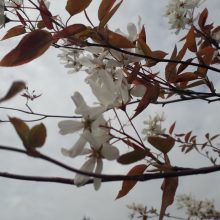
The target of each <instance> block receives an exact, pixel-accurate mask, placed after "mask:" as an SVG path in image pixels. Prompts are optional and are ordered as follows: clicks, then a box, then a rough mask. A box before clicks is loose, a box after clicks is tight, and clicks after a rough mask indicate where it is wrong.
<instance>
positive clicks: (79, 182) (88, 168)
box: [74, 157, 96, 186]
mask: <svg viewBox="0 0 220 220" xmlns="http://www.w3.org/2000/svg"><path fill="white" fill-rule="evenodd" d="M95 163H96V159H95V158H93V157H92V158H90V159H89V160H87V161H86V162H85V163H84V164H83V165H82V167H81V168H80V170H82V171H85V172H88V173H92V171H93V170H94V168H95ZM89 179H90V176H85V175H81V174H78V173H77V174H76V176H75V179H74V184H75V185H76V186H83V185H84V184H85V183H87V182H88V180H89Z"/></svg>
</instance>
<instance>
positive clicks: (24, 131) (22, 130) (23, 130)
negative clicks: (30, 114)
mask: <svg viewBox="0 0 220 220" xmlns="http://www.w3.org/2000/svg"><path fill="white" fill-rule="evenodd" d="M9 120H10V122H11V123H12V124H13V126H14V128H15V130H16V132H17V134H18V136H19V137H20V139H21V140H22V142H23V145H24V146H25V147H27V146H28V135H29V127H28V126H27V125H26V124H25V122H23V121H22V120H21V119H19V118H10V117H9Z"/></svg>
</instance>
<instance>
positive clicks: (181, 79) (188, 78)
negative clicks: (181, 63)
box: [175, 72, 198, 82]
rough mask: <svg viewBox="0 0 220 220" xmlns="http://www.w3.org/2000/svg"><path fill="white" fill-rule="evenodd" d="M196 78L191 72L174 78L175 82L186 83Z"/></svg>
mask: <svg viewBox="0 0 220 220" xmlns="http://www.w3.org/2000/svg"><path fill="white" fill-rule="evenodd" d="M197 78H198V76H197V75H196V74H195V73H192V72H185V73H182V74H180V75H177V76H176V79H175V82H188V81H191V80H195V79H197Z"/></svg>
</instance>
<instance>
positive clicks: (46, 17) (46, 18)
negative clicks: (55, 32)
mask: <svg viewBox="0 0 220 220" xmlns="http://www.w3.org/2000/svg"><path fill="white" fill-rule="evenodd" d="M40 15H41V17H42V20H43V22H44V24H45V26H46V27H47V28H48V29H53V20H52V14H51V12H50V11H49V10H48V8H47V6H46V5H45V2H44V0H41V1H40Z"/></svg>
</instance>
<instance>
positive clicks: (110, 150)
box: [102, 143, 119, 160]
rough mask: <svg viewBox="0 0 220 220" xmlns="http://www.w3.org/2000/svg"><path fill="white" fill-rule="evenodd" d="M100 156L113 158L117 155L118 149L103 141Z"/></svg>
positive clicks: (108, 158)
mask: <svg viewBox="0 0 220 220" xmlns="http://www.w3.org/2000/svg"><path fill="white" fill-rule="evenodd" d="M102 156H103V157H105V158H106V159H107V160H115V159H117V158H118V157H119V150H118V148H116V147H114V146H112V145H111V144H108V143H105V144H103V147H102Z"/></svg>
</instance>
